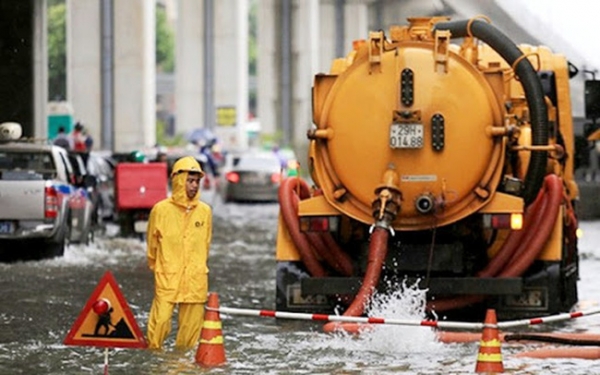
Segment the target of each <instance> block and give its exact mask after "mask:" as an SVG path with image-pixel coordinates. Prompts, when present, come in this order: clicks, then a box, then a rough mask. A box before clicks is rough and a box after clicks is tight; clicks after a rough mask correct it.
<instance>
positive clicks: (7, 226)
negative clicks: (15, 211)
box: [0, 221, 15, 234]
mask: <svg viewBox="0 0 600 375" xmlns="http://www.w3.org/2000/svg"><path fill="white" fill-rule="evenodd" d="M14 231H15V224H14V223H13V222H12V221H0V233H2V234H10V233H13V232H14Z"/></svg>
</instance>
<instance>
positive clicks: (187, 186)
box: [147, 156, 212, 349]
mask: <svg viewBox="0 0 600 375" xmlns="http://www.w3.org/2000/svg"><path fill="white" fill-rule="evenodd" d="M203 176H204V172H203V171H202V168H201V167H200V164H198V162H197V161H196V159H194V158H193V157H191V156H186V157H183V158H181V159H179V160H177V161H176V162H175V164H174V165H173V172H172V173H171V182H172V186H173V191H172V195H171V197H169V198H166V199H164V200H162V201H160V202H158V203H156V205H155V206H154V207H153V208H152V211H151V213H150V218H149V222H148V232H147V236H148V245H147V246H148V247H147V253H148V254H147V255H148V266H149V267H150V269H151V270H152V271H153V272H154V300H153V301H152V307H151V308H150V316H149V318H148V346H149V347H150V348H151V349H159V348H162V344H163V342H164V340H165V339H166V338H167V336H168V335H169V333H170V332H171V321H172V316H173V311H174V309H175V306H177V307H178V327H179V328H178V331H177V337H176V339H175V346H176V347H177V348H181V349H189V348H193V347H194V346H196V345H197V343H198V339H199V337H200V331H201V329H202V323H203V320H204V304H205V302H206V299H207V291H208V266H207V260H208V250H209V247H210V243H211V239H212V211H211V208H210V206H209V205H207V204H206V203H204V202H201V201H200V199H199V198H200V179H201V178H202V177H203Z"/></svg>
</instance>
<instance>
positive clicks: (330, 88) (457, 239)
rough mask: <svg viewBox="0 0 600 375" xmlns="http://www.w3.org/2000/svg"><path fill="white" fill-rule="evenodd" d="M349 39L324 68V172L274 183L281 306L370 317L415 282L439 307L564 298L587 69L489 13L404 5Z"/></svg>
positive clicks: (509, 309) (570, 277) (540, 309)
mask: <svg viewBox="0 0 600 375" xmlns="http://www.w3.org/2000/svg"><path fill="white" fill-rule="evenodd" d="M353 47H354V48H353V50H352V51H351V52H350V53H349V54H348V55H347V56H346V57H345V58H342V59H336V60H335V61H333V63H332V66H331V71H330V72H329V73H326V74H317V75H316V76H315V80H314V87H313V92H312V94H313V95H312V97H313V103H312V106H313V122H314V126H313V127H312V128H311V129H310V130H309V131H308V133H307V137H308V142H309V155H308V156H309V160H308V168H309V170H310V175H311V179H312V181H313V183H314V185H311V186H309V184H308V183H307V182H306V181H304V180H302V179H301V178H295V177H294V178H288V179H286V180H285V181H284V182H283V184H282V186H281V189H280V191H279V201H280V220H279V225H278V235H277V249H276V258H277V275H276V279H277V280H276V286H277V291H276V293H277V296H276V305H277V310H283V311H296V312H320V313H324V312H333V311H337V312H343V314H344V315H348V316H361V315H364V314H366V313H367V308H368V304H369V301H370V298H371V296H372V295H373V293H386V292H390V291H393V290H395V289H397V288H401V287H402V285H414V284H417V285H418V286H419V287H420V288H422V289H426V291H427V292H426V295H427V302H426V311H427V312H428V313H430V314H432V315H431V316H438V317H442V316H445V317H456V318H458V319H480V320H481V319H483V316H484V312H485V310H486V309H488V308H494V309H496V311H497V313H498V317H499V318H500V319H504V318H506V319H510V318H523V317H532V316H540V315H547V314H554V313H558V312H565V311H568V310H569V309H570V308H571V307H572V306H573V305H574V304H575V303H576V302H577V279H578V249H577V229H578V224H577V217H576V210H575V205H576V203H577V201H578V194H579V193H578V188H577V185H576V183H575V181H574V176H573V174H574V173H573V172H574V171H573V169H574V166H573V161H574V157H573V156H574V131H573V120H572V113H571V102H570V92H569V79H570V78H571V77H572V76H573V75H574V74H576V68H575V67H574V66H573V65H572V64H570V63H569V62H568V61H567V60H566V59H565V57H564V56H562V55H560V54H556V53H554V52H552V51H551V50H550V49H549V48H547V47H543V46H537V47H536V46H530V45H517V44H515V43H514V42H513V41H511V40H510V39H509V38H508V37H507V36H506V35H505V34H503V33H502V32H500V31H499V30H498V29H497V28H496V27H494V26H493V25H492V24H491V23H490V22H488V21H487V20H485V19H481V18H480V19H470V20H464V21H452V20H449V19H448V18H446V17H433V18H409V19H408V25H407V26H395V27H391V28H390V30H389V35H386V34H385V33H384V32H383V31H376V32H370V33H369V35H368V39H366V40H359V41H356V42H355V43H354V45H353Z"/></svg>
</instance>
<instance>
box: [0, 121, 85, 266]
mask: <svg viewBox="0 0 600 375" xmlns="http://www.w3.org/2000/svg"><path fill="white" fill-rule="evenodd" d="M2 126H3V124H0V128H2ZM19 138H20V132H17V136H16V137H14V138H9V139H8V140H7V139H6V138H4V139H3V140H2V139H0V253H1V255H2V256H3V257H10V258H21V259H28V258H37V259H40V258H45V257H54V256H62V255H63V254H64V250H65V245H66V244H67V243H68V242H69V241H71V240H73V237H72V236H71V233H72V231H73V230H74V229H75V231H84V230H85V229H83V226H82V225H83V224H84V223H86V222H89V221H90V218H91V213H92V211H91V200H89V196H88V195H87V190H86V187H84V186H78V185H77V182H76V178H75V173H74V170H73V166H72V164H71V163H70V161H69V158H68V155H67V151H65V149H64V148H62V147H59V146H52V145H42V144H35V143H26V142H18V141H14V140H15V139H19Z"/></svg>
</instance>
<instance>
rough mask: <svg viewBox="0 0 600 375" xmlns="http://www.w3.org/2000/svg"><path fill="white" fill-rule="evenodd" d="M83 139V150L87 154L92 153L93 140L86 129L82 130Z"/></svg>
mask: <svg viewBox="0 0 600 375" xmlns="http://www.w3.org/2000/svg"><path fill="white" fill-rule="evenodd" d="M83 138H84V141H83V142H84V143H85V149H86V150H87V151H88V152H89V151H92V147H94V138H92V136H91V135H90V134H89V132H88V130H87V129H86V128H83Z"/></svg>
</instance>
